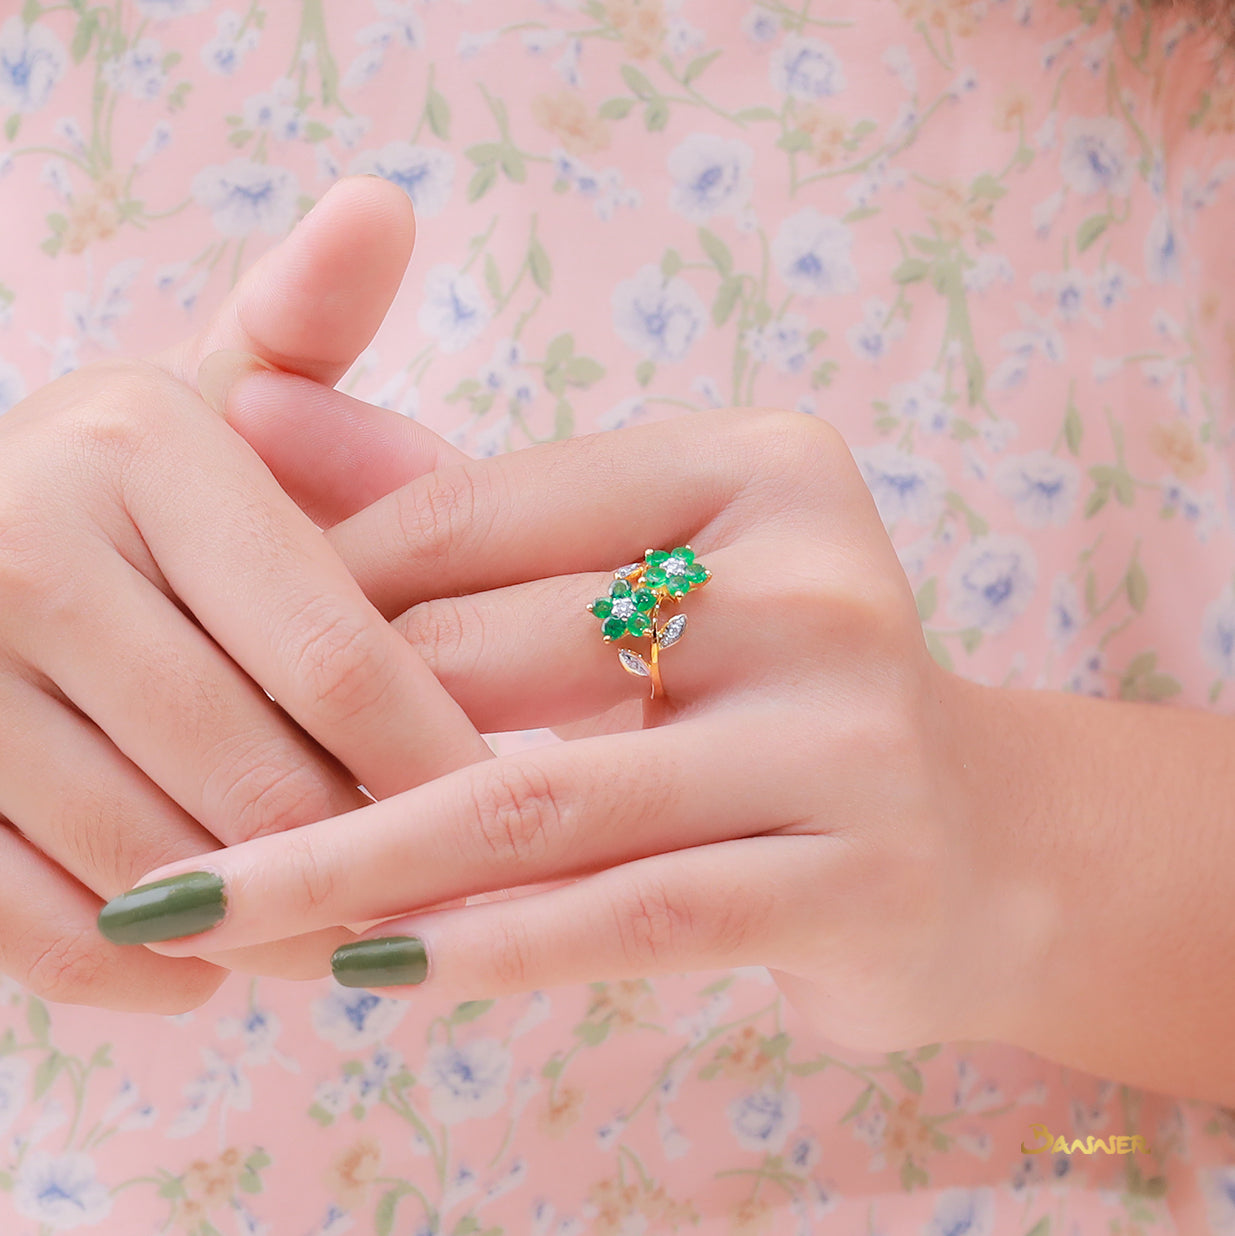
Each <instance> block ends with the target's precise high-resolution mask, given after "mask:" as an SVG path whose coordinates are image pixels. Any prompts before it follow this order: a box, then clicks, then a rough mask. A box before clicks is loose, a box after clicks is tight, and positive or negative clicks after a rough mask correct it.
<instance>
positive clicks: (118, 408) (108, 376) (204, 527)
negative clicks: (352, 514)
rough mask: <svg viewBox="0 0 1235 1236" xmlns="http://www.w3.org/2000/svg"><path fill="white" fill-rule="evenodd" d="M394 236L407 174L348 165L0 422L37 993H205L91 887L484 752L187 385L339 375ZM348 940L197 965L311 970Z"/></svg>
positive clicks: (394, 274)
mask: <svg viewBox="0 0 1235 1236" xmlns="http://www.w3.org/2000/svg"><path fill="white" fill-rule="evenodd" d="M413 231H414V228H413V221H412V217H411V211H410V207H409V206H408V204H407V200H406V198H405V196H404V195H403V194H402V193H401V192H400V191H398V190H397V189H395V188H393V187H392V186H390V185H386V184H384V183H383V182H381V181H379V180H375V179H370V178H363V179H353V180H349V181H345V182H343V183H342V184H340V185H339V186H336V187H335V188H333V189H332V190H331V192H330V193H329V194H327V196H326V198H325V199H323V201H322V202H321V203H320V204H319V205H318V207H317V208H316V209H315V210H314V211H313V212H312V213H311V214H310V215H309V216H308V217H307V219H306V220H305V221H304V222H303V223H302V224H301V226H300V227H299V228H298V229H297V231H296V233H295V234H294V235H293V237H292V238H291V239H290V240H288V241H287V242H285V243H284V244H283V245H281V246H279V247H278V248H277V249H275V250H273V251H272V252H271V253H270V254H268V255H267V257H266V258H264V259H263V260H262V261H261V262H259V263H258V264H257V265H256V266H255V267H254V268H253V270H251V271H250V272H249V274H248V275H247V276H246V278H245V279H244V281H243V283H242V284H241V285H240V286H239V287H238V288H237V289H236V291H235V293H234V294H233V295H232V296H231V297H230V298H229V299H228V301H227V302H226V303H225V304H224V305H223V306H222V308H221V309H220V310H219V312H218V313H217V314H216V316H215V317H214V319H213V320H212V321H211V322H210V323H209V325H208V326H207V327H206V328H205V330H204V331H202V332H200V333H198V334H197V335H194V336H193V337H192V338H190V339H189V340H187V341H185V342H184V343H182V344H181V345H179V346H177V347H175V348H172V349H169V350H168V351H167V352H164V353H162V354H160V355H158V356H154V357H151V358H149V359H148V360H145V361H139V360H134V361H108V362H105V363H101V364H96V365H90V366H87V367H85V368H83V369H80V370H78V371H77V372H75V373H72V374H69V375H67V376H65V377H63V378H61V379H59V380H57V381H55V382H52V383H51V384H49V385H48V386H45V387H43V388H42V389H41V390H38V391H36V392H35V393H34V394H33V395H31V396H30V397H29V398H28V399H26V400H24V401H23V402H22V403H21V404H19V405H18V406H17V407H15V408H13V409H12V410H11V411H10V412H8V413H7V414H6V415H5V416H4V418H3V419H2V420H0V495H3V497H2V499H0V596H2V597H3V604H2V605H0V814H2V815H3V817H4V820H3V821H0V871H3V872H4V896H3V898H2V899H0V971H3V972H4V973H6V974H9V975H11V976H13V977H14V978H16V979H18V980H19V981H20V982H22V983H23V984H25V985H26V986H27V987H29V988H30V989H32V990H33V991H35V992H36V993H38V994H40V995H43V996H45V997H46V998H48V999H51V1000H60V1001H70V1002H77V1003H88V1004H93V1005H100V1006H105V1007H111V1008H123V1009H142V1010H149V1011H155V1012H164V1013H170V1012H179V1011H182V1010H184V1009H186V1008H190V1007H193V1006H195V1005H196V1004H200V1003H201V1001H202V1000H204V999H205V998H206V997H207V996H208V995H209V994H210V992H211V991H213V990H214V988H215V987H216V986H217V985H218V983H219V982H220V981H221V979H222V978H223V977H224V971H222V970H220V969H219V968H218V967H217V966H215V965H212V964H207V962H204V961H197V960H190V961H179V962H168V961H167V960H166V959H163V958H159V957H156V956H155V955H154V954H151V953H147V952H145V951H135V950H131V949H130V950H124V949H121V948H119V947H117V946H115V945H113V944H110V943H108V942H107V941H105V940H103V939H101V938H100V936H99V935H98V932H97V930H96V925H95V918H96V914H97V912H98V908H99V905H100V898H107V897H110V896H112V895H114V894H115V893H117V892H119V891H120V890H122V889H124V888H127V887H129V886H130V885H131V884H132V882H133V878H134V877H135V875H137V874H138V873H139V872H141V871H143V870H147V869H148V868H149V867H151V866H152V865H155V864H157V863H162V862H166V861H169V860H171V859H174V858H183V857H185V856H188V855H198V854H201V853H203V852H205V851H208V850H212V849H216V848H217V847H218V846H219V844H220V843H222V844H230V843H234V842H237V841H242V840H244V839H246V838H251V837H256V836H258V835H261V834H267V833H271V832H273V831H277V830H282V829H287V828H292V827H295V826H297V825H300V824H303V823H306V822H307V821H310V820H314V819H320V818H321V817H322V816H324V815H336V814H338V813H340V812H344V811H348V810H350V809H352V808H354V807H357V806H359V805H361V804H362V803H364V802H367V801H369V799H368V798H366V796H365V795H363V794H362V793H361V792H360V791H359V790H358V788H357V784H358V782H359V783H360V784H363V785H364V786H365V787H366V788H367V789H368V790H369V791H370V792H371V794H372V795H374V796H377V797H383V796H385V795H389V794H392V793H396V792H399V791H402V790H406V789H408V788H409V787H411V786H414V785H417V784H419V783H420V782H422V781H424V780H426V779H428V778H430V777H433V776H436V775H438V774H440V773H442V772H446V771H449V770H451V769H457V768H461V767H463V766H465V765H467V764H470V763H472V762H474V761H476V760H482V759H487V758H489V757H490V756H491V752H490V751H489V748H488V747H487V745H486V744H485V742H484V741H483V739H482V738H481V736H480V735H479V734H478V733H477V732H476V730H475V728H474V727H473V726H472V725H471V724H470V723H469V722H468V721H467V718H466V716H465V715H464V714H463V712H462V710H461V709H460V708H459V707H458V705H457V704H455V703H454V702H453V701H452V700H451V699H450V698H449V696H448V695H447V694H446V693H445V692H444V691H443V690H442V689H441V687H440V686H439V685H438V683H437V682H436V681H435V680H434V678H433V676H432V674H431V673H430V671H429V670H428V669H427V668H426V667H425V665H424V663H423V662H422V661H421V660H420V659H419V658H418V657H417V656H416V655H415V652H414V651H413V650H412V649H411V648H410V647H409V646H408V645H407V643H406V642H405V641H404V640H402V639H401V638H399V636H398V635H397V634H396V633H394V632H392V631H391V630H390V628H389V627H388V625H387V623H386V622H385V621H384V620H383V619H382V616H381V615H380V614H379V613H378V612H377V611H376V610H375V609H374V608H373V606H372V605H371V604H370V603H369V602H368V601H367V600H366V599H365V597H364V596H363V594H362V592H361V591H360V589H359V588H358V586H357V585H356V584H355V582H354V581H353V579H352V577H351V576H350V574H349V573H348V571H347V569H346V567H345V566H344V564H343V563H342V562H341V561H340V560H339V559H338V557H337V555H336V554H335V553H334V552H333V551H332V550H331V548H330V546H329V545H328V544H327V543H326V541H325V540H324V538H323V537H322V535H321V532H320V530H319V529H318V528H317V527H315V526H314V524H313V523H312V522H311V520H310V519H309V518H308V517H307V516H306V515H305V514H303V513H302V512H301V511H300V510H299V509H298V508H297V507H296V505H295V503H294V502H293V501H292V500H291V499H289V498H288V497H287V495H286V494H284V493H283V492H282V491H281V490H280V489H279V487H278V485H277V483H276V482H275V481H274V479H273V478H272V476H271V475H270V473H269V471H268V470H267V469H266V467H265V466H264V465H263V464H262V462H261V460H260V459H259V458H258V457H257V456H256V455H255V454H254V452H253V451H252V449H251V448H250V447H249V446H248V445H247V444H246V443H245V442H244V441H243V440H242V439H241V438H240V437H239V436H238V435H237V434H236V433H235V432H234V431H233V430H232V429H231V428H229V427H228V426H227V424H226V423H225V422H224V421H223V420H222V419H221V418H220V417H219V416H218V415H217V414H216V413H215V412H214V411H212V409H211V408H210V407H209V406H207V404H206V403H204V402H203V401H202V400H201V398H199V396H198V394H197V393H196V391H195V389H194V388H193V385H192V383H193V380H194V377H195V375H196V373H197V370H198V365H199V363H200V361H201V360H202V359H203V357H205V356H207V355H208V354H211V353H213V352H215V351H217V350H218V349H243V350H245V351H247V352H250V353H254V354H256V355H257V356H258V357H259V358H261V359H263V360H264V361H265V362H267V363H269V364H277V365H279V366H280V367H281V368H283V369H286V370H289V371H292V372H293V373H296V374H299V375H301V376H299V377H297V378H288V379H287V380H288V381H301V382H305V383H306V384H307V385H308V384H311V383H310V381H309V380H310V379H311V380H312V381H313V382H319V383H331V382H334V381H335V380H337V379H338V377H340V376H341V375H342V373H343V371H344V370H345V369H346V367H347V366H348V365H349V364H350V363H351V361H352V360H353V359H354V358H355V356H356V355H357V354H358V353H359V351H360V349H361V348H362V347H363V346H364V345H365V344H366V343H367V342H368V340H369V339H370V338H371V336H372V334H373V332H374V330H375V329H376V327H377V325H378V324H379V323H380V321H381V318H382V316H383V314H384V313H385V310H386V308H387V307H388V305H389V303H390V300H391V298H392V297H393V295H394V293H395V291H396V290H397V288H398V285H399V282H400V278H401V275H402V271H403V267H404V266H405V264H406V260H407V256H408V254H409V252H410V248H411V243H412V237H413ZM306 304H308V305H311V306H313V310H312V312H311V313H309V314H305V313H304V309H303V307H304V306H305V305H306ZM421 434H422V450H421V454H422V457H423V462H424V466H425V467H431V466H433V464H434V463H435V462H436V460H437V454H436V447H435V445H434V443H433V442H432V441H431V438H432V435H429V434H428V433H427V431H421ZM272 700H273V701H277V703H276V702H272ZM319 744H320V745H319ZM6 824H7V825H11V827H7V826H4V825H6ZM303 930H304V929H302V928H301V927H300V925H298V924H289V925H288V930H287V931H286V932H284V933H283V934H284V935H286V936H289V937H291V936H299V935H300V934H301V932H302V931H303ZM346 938H350V933H347V932H344V931H341V930H339V929H337V928H336V929H333V930H331V931H330V932H328V933H324V934H322V935H320V936H319V937H318V938H316V939H299V940H289V941H288V942H287V943H285V944H282V945H279V946H278V947H276V948H268V949H264V950H262V951H261V952H260V953H254V954H249V955H245V954H239V955H236V954H227V955H212V959H213V960H215V961H218V962H220V963H222V964H225V965H228V966H237V967H239V968H246V969H255V970H258V971H260V972H273V973H279V974H283V975H286V976H296V977H306V976H311V975H316V974H321V973H324V972H325V971H326V959H327V957H328V955H329V949H330V947H331V946H332V945H333V944H337V943H340V942H341V941H342V940H344V939H346Z"/></svg>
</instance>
